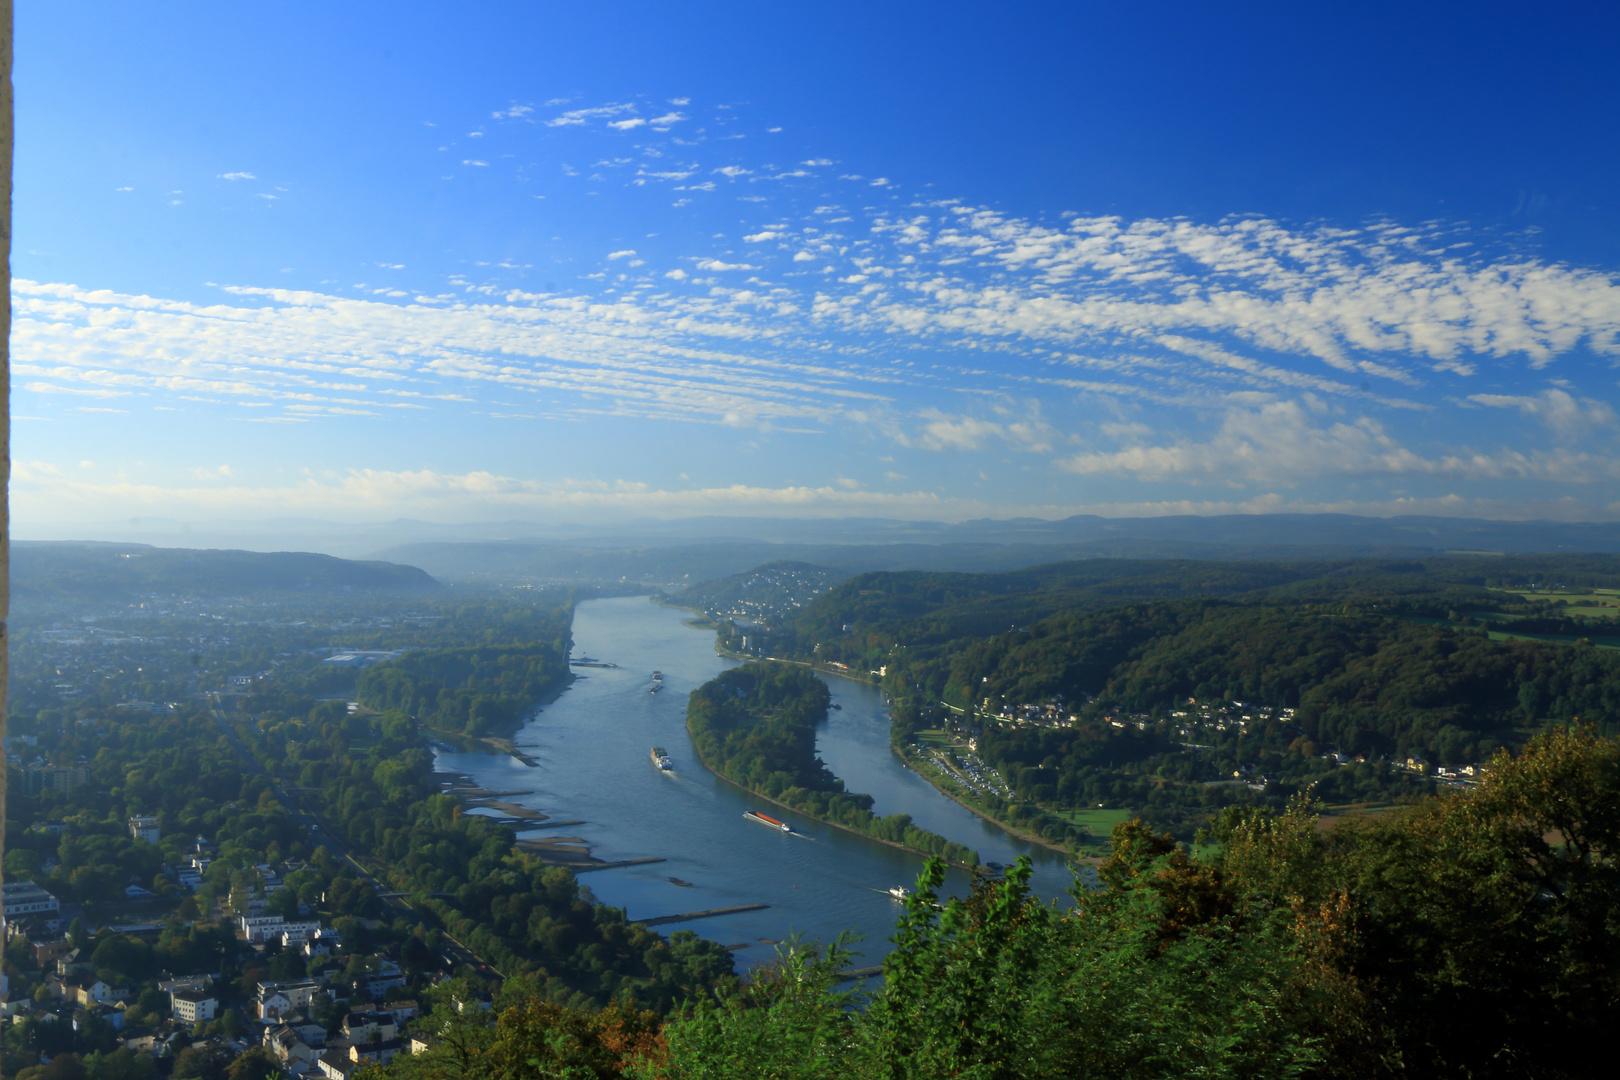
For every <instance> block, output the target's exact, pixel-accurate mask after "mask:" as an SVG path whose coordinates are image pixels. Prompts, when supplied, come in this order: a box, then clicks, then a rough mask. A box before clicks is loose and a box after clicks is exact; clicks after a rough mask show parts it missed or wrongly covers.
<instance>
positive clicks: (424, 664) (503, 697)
mask: <svg viewBox="0 0 1620 1080" xmlns="http://www.w3.org/2000/svg"><path fill="white" fill-rule="evenodd" d="M571 615H572V608H569V609H567V610H565V611H563V612H559V621H560V622H561V625H560V626H559V627H558V628H557V631H558V633H557V636H555V637H552V638H551V639H550V640H549V641H539V642H526V643H523V644H515V645H474V646H463V647H459V648H452V649H432V650H422V651H417V652H409V653H406V654H405V655H404V656H402V657H400V658H399V659H398V660H394V661H391V662H389V663H385V664H379V665H377V666H375V667H372V668H368V669H366V670H365V671H362V672H361V673H360V675H359V678H358V679H356V681H355V693H356V695H357V696H358V697H359V699H360V703H361V704H363V705H365V706H367V707H368V708H372V709H376V710H378V711H384V710H390V709H397V710H400V711H403V712H405V713H408V714H410V715H412V716H414V717H415V718H416V719H417V720H418V721H419V722H421V723H423V724H426V725H428V726H429V727H434V728H438V729H440V730H441V731H453V732H461V733H463V734H467V735H488V734H491V733H493V732H498V731H504V730H507V729H510V728H512V727H514V726H516V725H517V724H518V722H519V721H520V720H521V719H522V718H523V715H524V714H525V713H526V712H528V711H529V710H531V709H533V708H534V706H535V704H536V703H537V702H540V701H542V700H544V699H545V698H547V697H550V696H552V695H554V694H555V693H556V692H557V691H559V690H561V689H562V688H563V687H564V686H566V685H567V684H568V681H569V679H570V678H571V676H570V675H569V673H568V648H569V640H568V622H567V619H566V617H567V616H571Z"/></svg>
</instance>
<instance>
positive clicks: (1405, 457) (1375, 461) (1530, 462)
mask: <svg viewBox="0 0 1620 1080" xmlns="http://www.w3.org/2000/svg"><path fill="white" fill-rule="evenodd" d="M1122 434H1123V433H1122ZM1138 434H1139V433H1138V432H1136V431H1131V432H1129V433H1128V434H1127V439H1128V441H1130V442H1131V443H1133V445H1129V446H1126V447H1124V448H1122V449H1120V450H1116V451H1100V452H1084V453H1080V454H1076V455H1074V456H1072V457H1070V458H1067V459H1064V460H1062V461H1059V462H1058V466H1059V467H1060V468H1061V469H1064V470H1065V471H1067V472H1071V473H1078V474H1081V475H1085V476H1127V477H1131V478H1133V479H1136V480H1150V481H1164V480H1189V481H1195V482H1219V483H1234V482H1238V481H1244V482H1250V483H1262V484H1297V483H1300V482H1303V481H1307V480H1320V479H1323V478H1329V477H1354V476H1363V477H1378V476H1383V477H1430V476H1439V477H1452V478H1457V479H1472V480H1481V479H1485V480H1499V479H1534V480H1550V481H1556V482H1565V483H1585V482H1589V481H1593V480H1600V479H1615V478H1620V458H1616V457H1613V456H1605V455H1600V454H1590V453H1570V452H1567V451H1555V452H1542V451H1531V452H1528V453H1527V452H1523V451H1518V450H1512V449H1503V450H1500V451H1497V452H1494V453H1493V452H1481V451H1468V450H1450V451H1447V452H1444V453H1442V454H1440V455H1439V456H1436V457H1423V456H1421V455H1419V454H1417V453H1415V452H1413V451H1412V450H1410V449H1408V448H1407V447H1405V446H1402V445H1401V444H1400V443H1399V442H1398V441H1397V440H1396V439H1395V438H1394V437H1393V436H1392V435H1390V434H1389V433H1388V431H1386V430H1385V428H1384V426H1383V425H1382V424H1380V423H1379V422H1378V421H1377V420H1374V419H1372V418H1371V417H1361V418H1359V419H1355V420H1351V421H1348V422H1339V423H1333V424H1327V425H1319V424H1317V423H1316V422H1315V421H1314V420H1312V419H1311V416H1310V410H1309V409H1308V407H1307V406H1306V405H1304V404H1302V403H1300V402H1295V401H1279V402H1273V403H1271V404H1268V405H1264V406H1261V407H1260V408H1256V409H1241V408H1239V409H1230V410H1228V411H1227V412H1226V414H1225V416H1224V418H1223V420H1222V422H1221V426H1220V430H1219V431H1217V432H1216V433H1215V435H1214V436H1213V437H1211V438H1210V439H1208V440H1207V441H1204V442H1198V441H1196V440H1192V439H1182V440H1179V441H1177V442H1174V443H1169V444H1161V445H1157V446H1154V445H1144V444H1142V443H1140V442H1138V441H1137V436H1138Z"/></svg>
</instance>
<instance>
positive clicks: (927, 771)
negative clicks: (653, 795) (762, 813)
mask: <svg viewBox="0 0 1620 1080" xmlns="http://www.w3.org/2000/svg"><path fill="white" fill-rule="evenodd" d="M715 652H717V653H719V654H720V655H721V656H726V657H730V658H732V659H736V660H745V661H748V660H752V661H754V662H759V661H762V660H763V661H769V662H770V663H773V664H792V665H795V666H797V667H807V668H809V669H810V670H811V671H814V672H815V673H816V674H817V675H836V676H839V677H840V678H844V679H848V680H849V681H850V682H856V683H860V684H861V685H863V686H875V685H877V684H876V683H875V682H873V681H872V680H871V679H868V678H863V677H862V676H859V675H855V674H852V673H850V672H846V671H839V670H837V669H836V668H829V667H824V666H819V665H817V664H813V663H810V662H808V661H805V660H788V659H785V658H783V657H779V656H763V657H747V656H742V655H740V654H735V653H731V652H728V651H727V650H725V649H722V648H720V647H718V646H716V648H715ZM889 752H890V753H892V754H894V755H895V756H896V757H898V758H899V759H900V761H901V762H902V763H903V764H904V765H905V766H906V767H907V768H909V769H911V771H912V772H915V773H916V774H917V775H918V776H920V777H922V778H923V779H924V780H926V781H928V783H929V784H930V785H931V786H932V787H933V789H934V790H935V791H937V792H939V793H940V794H941V795H943V796H945V797H946V798H947V799H949V800H951V801H952V802H954V803H956V805H958V806H960V807H961V808H962V809H964V810H966V811H968V812H969V813H971V814H972V815H974V816H975V817H977V818H979V819H980V820H981V821H986V822H989V823H990V824H991V825H994V826H995V827H996V828H998V829H1000V830H1001V831H1002V832H1004V833H1006V834H1007V835H1008V836H1011V837H1013V838H1015V839H1017V840H1022V841H1023V842H1024V843H1026V844H1035V845H1037V846H1039V847H1043V848H1046V849H1047V850H1048V851H1055V852H1058V853H1060V854H1062V855H1066V856H1070V857H1072V858H1076V861H1077V862H1080V863H1091V862H1101V860H1100V859H1098V858H1096V857H1095V856H1082V857H1076V856H1075V853H1074V851H1073V850H1072V849H1071V848H1069V847H1067V846H1065V845H1063V844H1054V843H1053V842H1052V841H1050V840H1046V839H1043V838H1042V837H1041V836H1039V835H1038V834H1036V833H1033V832H1030V831H1029V830H1028V829H1020V828H1019V827H1018V826H1016V825H1009V824H1008V823H1007V822H1005V821H1002V820H1001V819H999V818H997V817H996V816H994V815H993V814H990V813H988V812H987V811H985V810H984V809H983V808H982V807H979V806H977V805H975V804H974V803H972V802H970V801H969V800H967V799H966V798H963V797H961V796H959V795H958V794H957V793H956V792H954V791H952V790H951V789H950V788H949V787H947V786H946V785H947V784H948V783H951V781H949V779H948V778H947V777H945V776H943V775H942V774H941V773H940V771H939V770H938V769H937V768H935V767H934V766H932V765H929V764H928V763H927V762H925V761H920V760H919V761H913V760H912V759H910V758H908V757H907V756H906V755H905V753H903V752H902V751H901V750H900V748H899V747H897V746H894V745H893V744H892V743H891V744H890V746H889ZM704 767H705V768H707V767H708V766H707V765H705V766H704ZM710 771H711V772H712V771H713V770H710ZM716 775H717V776H718V775H719V774H718V773H716ZM721 779H725V778H724V777H722V778H721ZM727 782H728V783H730V781H727ZM744 790H747V789H744ZM761 798H763V796H761ZM789 809H793V808H792V807H789ZM805 816H806V817H810V816H812V815H809V814H806V815H805ZM816 820H818V821H819V820H821V819H820V818H817V819H816ZM828 824H830V823H828ZM839 827H842V826H839ZM848 831H850V832H855V834H856V835H857V836H863V835H865V834H864V833H860V832H856V831H855V830H853V829H850V830H848ZM868 839H872V838H871V837H868ZM879 842H880V843H886V841H879ZM902 846H903V845H902ZM905 850H908V851H909V850H912V849H910V848H906V849H905Z"/></svg>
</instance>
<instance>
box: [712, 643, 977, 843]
mask: <svg viewBox="0 0 1620 1080" xmlns="http://www.w3.org/2000/svg"><path fill="white" fill-rule="evenodd" d="M830 700H831V695H830V694H829V693H828V691H827V684H826V683H824V682H822V681H821V680H820V679H819V678H817V677H816V676H815V675H814V674H812V673H811V672H810V671H809V670H807V669H806V668H802V667H795V666H791V665H787V664H748V665H745V666H743V667H740V668H733V669H731V670H730V671H727V672H724V673H722V674H721V675H719V676H717V677H716V678H714V679H711V680H710V681H709V682H706V683H704V684H703V685H702V686H700V687H698V688H697V689H696V690H694V691H692V695H691V698H690V701H689V702H688V704H687V707H686V729H687V731H689V732H690V733H691V735H692V746H693V747H694V749H696V751H697V754H698V758H699V759H700V760H701V761H702V762H703V764H704V765H705V766H707V767H708V768H709V769H711V770H712V771H714V772H716V773H718V774H719V775H721V776H723V777H725V778H726V779H727V780H730V781H732V782H733V783H735V784H738V785H740V786H742V787H744V788H747V789H748V790H749V791H753V792H756V793H758V794H760V795H763V796H764V797H765V798H767V799H770V800H772V801H774V802H778V803H781V804H782V805H784V806H787V807H791V808H792V809H794V810H797V811H799V812H800V813H803V814H807V815H809V816H810V817H814V818H818V819H820V820H822V821H826V822H829V823H831V824H834V825H838V826H841V827H843V828H846V829H850V830H852V831H854V832H858V833H861V834H862V835H864V836H870V837H873V838H875V839H878V840H882V841H885V842H886V843H891V844H900V845H902V846H904V847H908V848H911V849H912V850H914V851H921V852H924V853H926V854H931V855H940V856H943V857H944V858H945V859H947V860H949V861H951V862H956V863H964V864H966V865H969V866H972V865H975V864H977V863H978V861H979V859H978V855H977V854H976V853H975V852H973V851H971V850H969V849H968V848H965V847H963V846H961V845H960V844H955V843H952V842H951V841H948V840H946V839H945V838H944V837H942V836H939V835H938V834H936V833H931V832H929V831H927V830H926V829H920V828H918V827H917V826H916V825H913V824H912V823H911V817H910V815H908V814H890V815H888V816H887V817H878V816H877V815H876V814H874V813H872V797H871V796H870V795H856V794H851V793H849V792H846V791H845V790H844V782H843V781H842V780H840V779H838V778H837V777H836V776H834V775H833V774H832V772H831V771H830V770H829V769H828V768H827V766H826V765H825V764H824V763H823V762H822V761H821V759H820V758H818V757H816V725H817V724H819V723H821V722H822V721H824V720H826V718H827V705H828V702H829V701H830Z"/></svg>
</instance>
